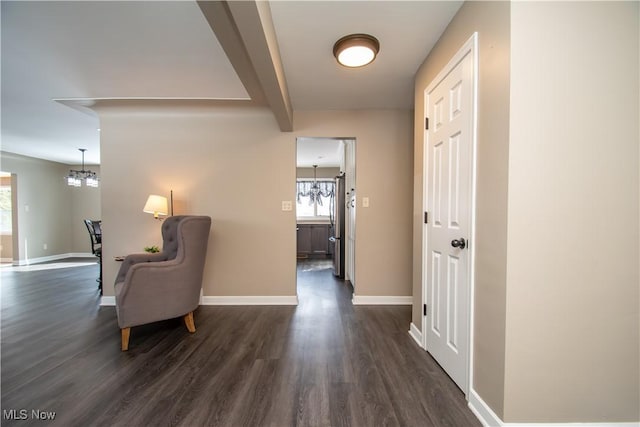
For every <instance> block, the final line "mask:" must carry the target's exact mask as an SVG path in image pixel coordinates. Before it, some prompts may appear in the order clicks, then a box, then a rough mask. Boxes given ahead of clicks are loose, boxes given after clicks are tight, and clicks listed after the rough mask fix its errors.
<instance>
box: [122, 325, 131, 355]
mask: <svg viewBox="0 0 640 427" xmlns="http://www.w3.org/2000/svg"><path fill="white" fill-rule="evenodd" d="M130 334H131V328H122V329H120V335H121V337H122V351H127V350H129V335H130Z"/></svg>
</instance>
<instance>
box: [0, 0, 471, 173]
mask: <svg viewBox="0 0 640 427" xmlns="http://www.w3.org/2000/svg"><path fill="white" fill-rule="evenodd" d="M460 5H461V2H453V1H445V2H432V1H411V2H400V1H353V2H334V1H329V2H325V1H317V2H316V1H275V2H272V3H271V9H272V17H273V22H274V27H275V30H276V33H277V38H278V45H279V48H280V54H281V57H282V61H283V66H284V69H285V75H286V79H287V84H288V89H289V94H290V97H291V101H292V104H293V107H294V109H365V108H412V103H413V76H414V75H415V72H416V70H417V68H418V66H419V65H420V63H421V62H422V60H423V59H424V58H425V57H426V55H427V54H428V52H429V50H430V49H431V48H432V47H433V45H434V44H435V42H436V41H437V39H438V37H439V36H440V34H441V33H442V31H444V29H445V27H446V25H447V24H448V23H449V21H450V20H451V18H452V17H453V15H454V14H455V13H456V11H457V10H458V8H459V7H460ZM1 7H2V11H1V12H2V27H1V31H2V70H1V71H2V141H1V148H2V150H4V151H8V152H14V153H18V154H23V155H27V156H32V157H38V158H44V159H48V160H53V161H58V162H62V163H66V164H78V163H79V162H80V157H81V156H80V153H79V152H78V151H77V149H78V148H87V149H88V151H87V153H86V162H87V164H98V163H99V161H100V158H99V154H100V153H99V132H98V128H99V123H98V119H97V117H95V116H93V115H90V114H86V113H83V112H80V111H78V110H75V109H72V108H69V107H67V106H65V105H62V104H60V103H58V102H55V101H54V100H55V99H64V98H132V97H142V98H213V99H247V98H248V95H247V92H246V90H245V89H244V87H243V85H242V83H241V82H240V79H239V78H238V77H237V75H236V74H235V72H234V69H233V67H232V66H231V64H230V62H229V60H228V59H227V57H226V55H225V53H224V51H223V50H222V48H221V46H220V44H219V43H218V41H217V39H216V38H215V36H214V34H213V31H212V30H211V28H210V26H209V24H208V23H207V21H206V20H205V18H204V17H203V15H202V12H201V11H200V9H199V7H198V6H197V4H196V3H195V2H194V1H178V2H165V1H148V2H119V1H118V2H92V1H86V2H82V1H78V2H57V1H54V2H7V1H2V3H1ZM355 32H367V33H370V34H372V35H374V36H376V37H377V38H378V39H379V40H380V44H381V48H380V54H379V56H378V58H377V59H376V61H375V62H374V63H373V64H371V65H370V66H368V67H365V68H362V69H346V68H343V67H340V66H339V65H337V63H336V62H335V59H334V58H333V56H332V48H333V43H334V42H335V41H336V40H337V39H338V38H340V37H342V36H343V35H345V34H348V33H355Z"/></svg>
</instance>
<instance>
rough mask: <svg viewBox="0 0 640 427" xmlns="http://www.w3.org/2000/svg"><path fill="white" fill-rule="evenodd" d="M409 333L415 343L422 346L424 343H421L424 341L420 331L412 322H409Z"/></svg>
mask: <svg viewBox="0 0 640 427" xmlns="http://www.w3.org/2000/svg"><path fill="white" fill-rule="evenodd" d="M409 335H410V336H411V338H413V340H414V341H415V342H416V344H418V347H420V348H424V345H423V344H422V343H423V342H424V341H423V339H422V332H420V329H418V327H417V326H416V325H415V324H414V323H413V322H411V326H410V327H409Z"/></svg>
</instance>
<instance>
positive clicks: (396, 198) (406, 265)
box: [294, 110, 413, 296]
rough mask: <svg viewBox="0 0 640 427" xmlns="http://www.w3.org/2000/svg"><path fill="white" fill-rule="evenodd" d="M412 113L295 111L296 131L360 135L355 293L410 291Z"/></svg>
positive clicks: (404, 293)
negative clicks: (367, 204)
mask: <svg viewBox="0 0 640 427" xmlns="http://www.w3.org/2000/svg"><path fill="white" fill-rule="evenodd" d="M411 116H412V112H411V111H405V110H380V111H372V110H366V111H297V112H295V114H294V124H295V129H294V134H295V136H305V137H337V136H339V137H345V138H351V137H354V138H356V149H355V151H356V174H357V177H358V178H357V188H356V197H357V203H358V206H357V208H356V212H357V213H356V244H355V248H356V261H355V267H356V275H355V277H356V283H355V293H356V295H384V296H411V292H412V290H411V206H412V194H413V188H412V187H413V183H412V180H411V174H412V172H411V165H412V163H413V156H412V136H411V129H412V126H413V122H412V119H411ZM363 197H369V201H370V207H369V208H363V207H362V198H363Z"/></svg>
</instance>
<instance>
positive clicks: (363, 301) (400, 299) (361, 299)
mask: <svg viewBox="0 0 640 427" xmlns="http://www.w3.org/2000/svg"><path fill="white" fill-rule="evenodd" d="M351 302H352V303H353V305H412V304H413V297H411V296H408V297H407V296H377V295H375V296H374V295H356V294H354V295H353V299H352V300H351Z"/></svg>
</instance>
